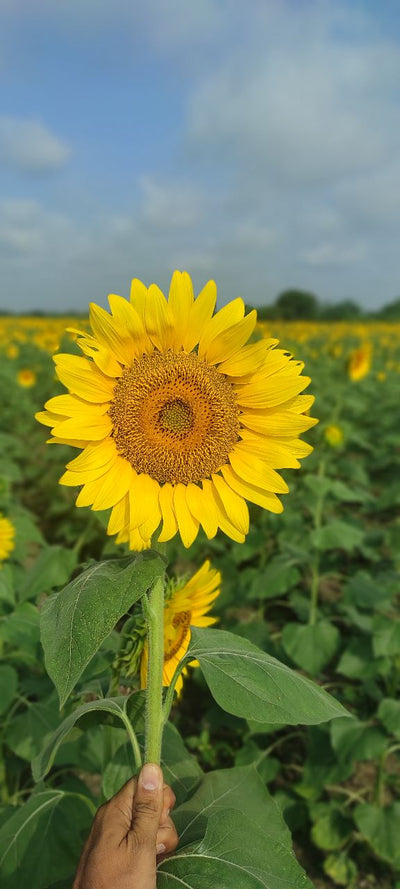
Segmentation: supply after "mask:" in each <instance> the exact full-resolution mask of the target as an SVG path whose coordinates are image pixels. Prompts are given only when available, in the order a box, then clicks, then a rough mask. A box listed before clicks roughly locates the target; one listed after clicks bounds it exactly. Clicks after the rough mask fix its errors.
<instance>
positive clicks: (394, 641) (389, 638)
mask: <svg viewBox="0 0 400 889" xmlns="http://www.w3.org/2000/svg"><path fill="white" fill-rule="evenodd" d="M372 647H373V650H374V655H375V657H395V656H396V655H398V654H400V620H396V619H395V618H393V617H390V618H389V617H385V615H384V614H377V615H376V617H375V619H374V625H373V639H372Z"/></svg>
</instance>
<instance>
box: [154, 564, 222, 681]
mask: <svg viewBox="0 0 400 889" xmlns="http://www.w3.org/2000/svg"><path fill="white" fill-rule="evenodd" d="M220 585H221V575H220V572H219V571H217V570H216V569H215V568H211V567H210V562H209V561H206V562H204V565H202V567H201V568H200V569H199V571H197V572H196V574H194V575H193V577H191V578H190V580H188V581H187V583H185V584H184V586H179V584H178V585H177V586H175V589H174V588H173V587H172V591H171V592H170V595H168V592H167V598H166V602H165V608H164V669H163V685H167V686H169V685H171V681H172V677H173V675H174V673H175V669H176V667H177V666H178V664H179V661H181V660H182V658H183V656H184V655H185V654H186V651H187V649H188V646H189V642H190V627H191V626H192V627H209V626H211V625H212V624H215V623H216V620H217V618H215V617H207V612H208V611H209V609H210V608H211V605H212V603H213V602H214V600H215V599H216V598H217V596H218V595H219V593H220V590H219V587H220ZM147 663H148V645H147V641H146V642H145V643H144V646H143V651H142V656H141V660H140V687H141V688H146V684H147ZM191 666H192V667H196V666H198V662H197V661H192V662H191ZM186 673H187V671H186V670H185V669H184V670H183V675H186ZM182 685H183V679H182V674H181V675H180V676H179V678H178V680H177V683H176V686H175V689H176V691H177V693H178V694H179V693H180V691H181V689H182Z"/></svg>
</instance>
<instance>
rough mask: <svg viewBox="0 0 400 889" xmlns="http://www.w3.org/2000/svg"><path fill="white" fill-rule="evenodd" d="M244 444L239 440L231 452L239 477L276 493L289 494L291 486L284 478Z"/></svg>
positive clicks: (231, 459) (230, 460)
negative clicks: (250, 451) (289, 486)
mask: <svg viewBox="0 0 400 889" xmlns="http://www.w3.org/2000/svg"><path fill="white" fill-rule="evenodd" d="M243 444H244V443H242V442H238V444H237V445H236V446H235V448H234V450H233V451H232V452H231V453H230V454H229V462H230V464H231V466H232V467H233V469H234V471H235V472H236V474H237V475H238V476H239V478H242V479H243V480H244V481H246V482H249V483H250V484H251V485H255V486H256V487H257V488H265V490H267V491H272V493H274V494H287V492H288V490H289V488H288V486H287V484H286V482H284V481H283V478H281V476H280V475H278V473H277V472H275V471H274V470H273V469H271V467H270V466H266V464H265V462H264V461H263V460H261V459H260V457H257V456H255V455H253V454H252V453H249V452H248V450H246V448H244V447H243Z"/></svg>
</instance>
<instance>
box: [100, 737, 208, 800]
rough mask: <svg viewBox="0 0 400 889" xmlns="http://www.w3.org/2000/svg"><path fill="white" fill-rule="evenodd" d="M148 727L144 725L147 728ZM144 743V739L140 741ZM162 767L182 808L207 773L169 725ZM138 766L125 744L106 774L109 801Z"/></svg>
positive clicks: (104, 774)
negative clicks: (135, 766) (182, 804)
mask: <svg viewBox="0 0 400 889" xmlns="http://www.w3.org/2000/svg"><path fill="white" fill-rule="evenodd" d="M143 727H144V726H143ZM140 740H142V738H141V739H140ZM161 767H162V770H163V774H164V779H165V781H166V782H167V784H170V786H171V787H172V789H173V791H174V793H175V796H176V800H177V803H178V805H179V804H180V803H181V802H183V801H184V800H185V799H186V798H187V796H188V793H190V791H192V790H193V788H194V787H195V786H196V784H198V783H199V781H200V779H201V777H202V775H203V772H202V770H201V768H200V766H199V765H198V763H197V760H196V759H195V758H194V756H192V755H191V754H190V753H189V752H188V750H187V749H186V747H185V745H184V742H183V740H182V738H181V736H180V734H179V732H178V730H177V729H176V728H175V726H174V725H172V723H171V722H167V724H166V726H165V728H164V733H163V742H162V751H161ZM133 771H134V765H133V760H132V752H131V750H130V749H129V746H128V744H127V743H124V744H122V745H121V746H120V747H119V748H118V749H117V750H116V751H115V753H114V754H113V756H112V757H111V759H110V760H109V762H108V763H107V765H106V767H105V770H104V773H103V781H102V787H103V793H104V796H105V797H106V798H107V799H109V798H110V797H111V796H113V795H114V794H115V793H117V791H118V790H120V788H121V787H122V786H123V784H125V782H126V781H128V780H129V778H130V777H131V776H132V774H133Z"/></svg>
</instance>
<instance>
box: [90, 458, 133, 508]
mask: <svg viewBox="0 0 400 889" xmlns="http://www.w3.org/2000/svg"><path fill="white" fill-rule="evenodd" d="M131 479H132V467H131V465H130V463H128V461H127V460H124V458H123V457H117V459H116V461H115V463H114V464H113V466H112V467H111V468H110V469H108V470H107V472H106V474H105V475H104V476H103V477H102V481H101V482H100V484H98V489H97V494H96V497H95V499H94V501H93V506H92V509H94V510H99V509H108V508H109V507H110V506H115V504H116V503H118V500H120V499H121V498H122V497H124V495H125V494H126V493H127V491H129V487H130V484H131Z"/></svg>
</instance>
